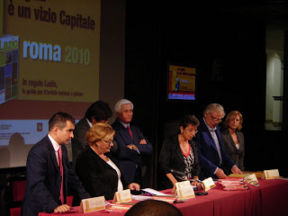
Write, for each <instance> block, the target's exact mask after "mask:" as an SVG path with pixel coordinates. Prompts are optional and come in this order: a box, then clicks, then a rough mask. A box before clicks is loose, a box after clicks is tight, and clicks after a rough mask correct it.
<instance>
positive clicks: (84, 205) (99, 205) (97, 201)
mask: <svg viewBox="0 0 288 216" xmlns="http://www.w3.org/2000/svg"><path fill="white" fill-rule="evenodd" d="M103 209H105V198H104V196H99V197H93V198H89V199H82V200H81V204H80V211H81V212H83V213H87V212H93V211H99V210H103Z"/></svg>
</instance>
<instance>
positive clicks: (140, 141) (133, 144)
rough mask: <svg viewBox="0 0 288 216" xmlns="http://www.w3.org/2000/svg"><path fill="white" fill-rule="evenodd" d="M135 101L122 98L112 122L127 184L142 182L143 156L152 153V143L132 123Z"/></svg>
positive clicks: (121, 168) (117, 155)
mask: <svg viewBox="0 0 288 216" xmlns="http://www.w3.org/2000/svg"><path fill="white" fill-rule="evenodd" d="M133 108H134V106H133V103H132V102H131V101H129V100H127V99H121V100H119V101H118V102H117V103H116V104H115V112H116V115H117V119H116V120H115V122H114V123H113V124H112V127H113V128H114V130H115V132H116V134H115V137H114V140H115V141H116V142H117V145H118V149H117V151H116V157H117V159H118V161H119V168H120V170H121V173H122V175H123V179H124V181H125V183H126V184H130V183H131V182H137V183H139V184H141V183H142V175H141V166H142V162H143V160H142V158H143V156H148V155H151V154H152V144H151V143H150V142H149V141H148V140H147V139H146V138H145V137H144V135H143V133H142V132H141V131H140V129H139V128H138V127H136V126H135V125H133V124H131V121H132V118H133Z"/></svg>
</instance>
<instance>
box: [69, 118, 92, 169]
mask: <svg viewBox="0 0 288 216" xmlns="http://www.w3.org/2000/svg"><path fill="white" fill-rule="evenodd" d="M89 129H90V125H89V124H88V122H87V119H86V118H85V117H84V118H82V119H81V120H80V121H79V122H78V123H77V124H76V126H75V130H74V132H73V133H74V138H73V139H72V140H71V144H72V164H73V168H75V164H76V160H77V157H78V155H79V154H80V153H81V152H82V151H83V150H84V149H85V147H86V146H88V142H87V140H86V137H85V136H86V132H87V131H88V130H89Z"/></svg>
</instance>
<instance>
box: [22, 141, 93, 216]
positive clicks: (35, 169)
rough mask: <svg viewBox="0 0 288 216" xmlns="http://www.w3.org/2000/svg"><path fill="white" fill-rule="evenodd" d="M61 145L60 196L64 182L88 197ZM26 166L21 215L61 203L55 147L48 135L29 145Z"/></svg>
mask: <svg viewBox="0 0 288 216" xmlns="http://www.w3.org/2000/svg"><path fill="white" fill-rule="evenodd" d="M61 148H62V155H63V156H62V161H63V172H64V175H63V176H64V179H63V183H64V186H63V190H64V197H65V196H66V195H67V192H68V185H69V187H71V188H72V190H73V191H75V192H77V193H78V195H79V196H80V197H81V198H82V199H83V198H88V197H90V196H89V194H88V193H87V192H86V191H85V189H84V188H83V186H82V184H81V182H80V181H79V179H78V177H77V176H76V175H75V174H74V172H73V170H72V169H71V167H70V165H69V161H68V156H67V149H66V147H65V146H63V145H61ZM26 168H27V183H26V191H25V197H24V201H23V207H22V215H23V216H37V215H38V213H39V212H52V211H53V210H54V209H55V208H56V207H57V206H59V205H60V204H61V203H60V202H59V195H60V187H61V175H60V170H59V166H58V163H57V160H56V155H55V151H54V148H53V146H52V143H51V141H50V139H49V138H48V136H46V137H44V138H43V139H42V140H41V141H40V142H38V143H37V144H35V145H34V146H33V147H32V148H31V150H30V152H29V154H28V158H27V164H26ZM65 202H66V200H65Z"/></svg>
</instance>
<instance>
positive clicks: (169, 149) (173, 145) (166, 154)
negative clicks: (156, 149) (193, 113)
mask: <svg viewBox="0 0 288 216" xmlns="http://www.w3.org/2000/svg"><path fill="white" fill-rule="evenodd" d="M189 143H190V145H191V149H192V152H193V155H194V164H193V165H192V172H191V175H192V176H198V175H199V172H200V166H199V162H198V152H197V146H196V143H195V142H194V141H192V140H191V141H189ZM159 166H160V169H161V171H162V172H163V174H162V175H163V176H162V181H161V184H162V186H163V188H171V187H172V186H173V185H172V183H171V182H170V181H169V179H168V178H167V177H166V174H167V173H171V170H172V169H173V170H175V171H179V172H182V173H184V171H185V163H184V159H183V154H182V151H181V149H180V144H179V140H178V134H175V135H173V136H171V137H169V138H167V139H165V141H164V143H163V145H162V148H161V151H160V156H159ZM172 174H173V173H172ZM174 177H175V178H176V179H177V176H176V175H174ZM177 180H178V181H181V180H180V179H177Z"/></svg>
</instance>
